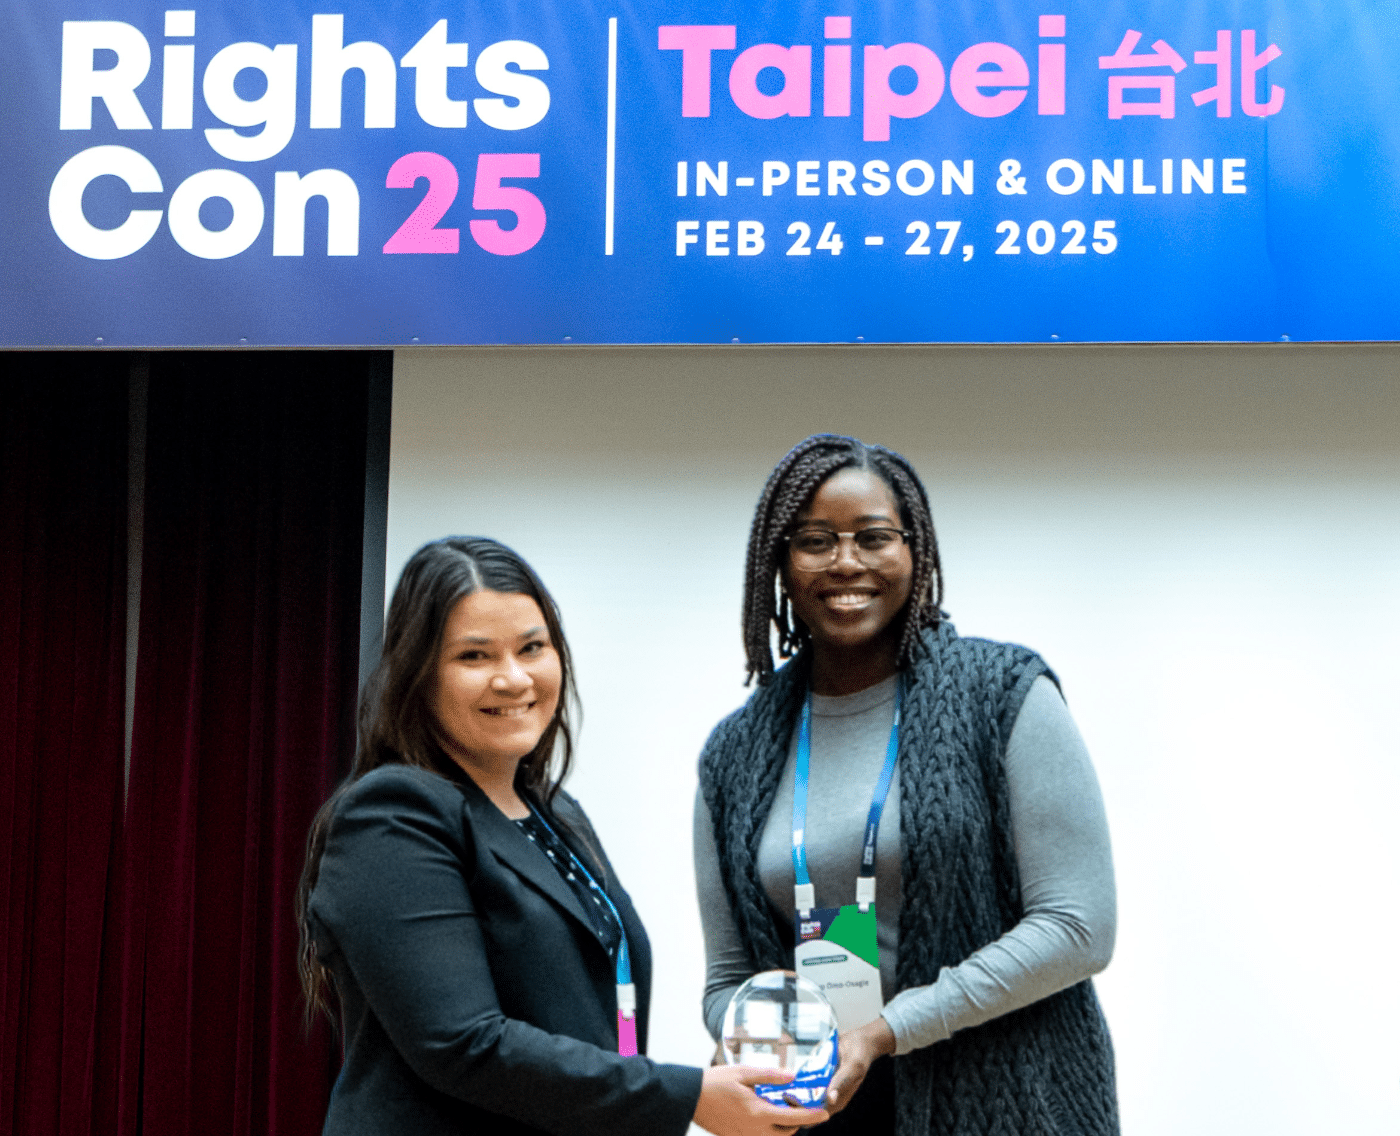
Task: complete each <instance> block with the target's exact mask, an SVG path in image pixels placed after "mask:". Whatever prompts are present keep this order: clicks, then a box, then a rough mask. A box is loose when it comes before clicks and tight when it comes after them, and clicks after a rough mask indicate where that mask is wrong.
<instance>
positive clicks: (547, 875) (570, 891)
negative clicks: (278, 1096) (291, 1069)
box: [297, 537, 825, 1136]
mask: <svg viewBox="0 0 1400 1136" xmlns="http://www.w3.org/2000/svg"><path fill="white" fill-rule="evenodd" d="M573 700H574V699H573V678H572V672H571V667H570V661H569V649H568V645H567V643H566V642H565V639H564V631H563V627H562V626H561V624H560V619H559V613H558V610H557V608H556V607H555V605H554V601H553V600H552V599H551V598H550V596H549V593H548V592H547V591H546V590H545V588H544V585H543V584H541V582H540V580H539V578H538V577H537V576H536V575H535V573H534V572H533V571H531V569H530V568H529V566H528V565H527V564H526V563H525V562H524V561H523V560H521V558H520V557H519V556H517V555H516V554H515V553H514V552H512V551H511V550H510V549H508V548H506V547H505V546H504V545H501V544H499V543H497V542H495V541H492V540H487V539H485V538H482V537H448V538H446V539H443V540H439V541H435V542H433V543H431V544H428V545H425V546H424V547H423V548H421V549H419V550H418V551H417V552H416V553H415V554H414V555H413V557H412V558H411V559H410V560H409V562H408V564H407V565H406V566H405V568H404V570H403V574H402V576H401V577H400V579H399V583H398V586H397V587H396V588H395V590H394V596H393V599H392V601H391V603H390V606H389V614H388V619H387V621H386V625H385V632H384V653H383V659H382V661H381V662H380V664H379V666H378V668H377V669H376V670H375V672H374V674H373V676H372V677H371V679H370V680H369V682H368V684H367V686H366V689H365V691H364V694H363V696H362V700H361V706H360V741H359V751H358V753H357V754H356V758H355V765H354V769H353V771H352V773H351V775H350V778H349V780H348V781H347V782H346V784H344V785H343V786H341V787H340V788H339V789H338V790H337V791H336V792H335V794H334V795H333V796H332V797H331V799H330V800H329V801H328V802H327V803H326V805H325V807H324V808H322V810H321V812H320V813H319V815H318V816H317V818H316V821H315V823H314V825H313V826H312V830H311V836H310V840H309V843H308V854H307V861H306V869H305V872H304V874H303V877H302V883H301V887H300V889H299V891H298V896H297V908H298V916H299V920H300V925H301V930H302V949H301V967H302V979H303V985H304V989H305V993H306V997H307V1001H308V1006H310V1007H317V1008H320V1009H323V1010H326V1011H327V1012H330V1011H331V1009H332V1001H333V1000H335V1001H338V1004H339V1019H340V1025H341V1028H342V1030H343V1033H344V1042H345V1063H344V1067H343V1069H342V1071H341V1075H340V1077H339V1079H338V1080H337V1082H336V1086H335V1089H334V1091H333V1093H332V1095H331V1103H330V1108H329V1111H328V1114H327V1116H326V1124H325V1132H326V1133H327V1134H330V1136H349V1134H360V1133H364V1134H366V1136H368V1134H370V1133H373V1134H375V1136H399V1134H402V1136H448V1134H454V1136H460V1134H461V1133H466V1132H483V1133H491V1134H492V1136H496V1134H501V1136H527V1134H535V1133H541V1132H547V1133H558V1134H563V1133H578V1134H597V1136H629V1134H635V1136H656V1134H666V1133H671V1134H674V1136H681V1134H683V1133H684V1132H685V1131H686V1130H687V1128H688V1126H689V1124H690V1122H691V1121H692V1120H694V1121H695V1122H697V1123H698V1124H700V1125H701V1126H703V1127H705V1128H708V1129H710V1130H711V1131H713V1132H717V1133H722V1134H728V1133H733V1134H735V1136H758V1134H760V1133H772V1132H775V1131H784V1132H791V1131H793V1129H794V1128H795V1127H796V1126H797V1125H801V1124H810V1123H813V1122H814V1121H819V1120H821V1119H823V1118H824V1117H825V1113H816V1114H809V1113H807V1112H806V1110H803V1109H792V1108H784V1107H778V1106H774V1105H771V1104H768V1103H766V1102H764V1101H762V1100H761V1099H760V1098H759V1097H758V1096H757V1095H756V1094H755V1093H754V1091H753V1088H752V1086H753V1085H754V1084H756V1083H758V1082H760V1081H778V1080H782V1078H781V1076H776V1075H774V1074H773V1073H771V1072H765V1071H764V1070H758V1069H739V1068H727V1069H709V1070H703V1071H702V1070H700V1069H693V1068H689V1067H686V1066H679V1065H665V1064H659V1063H657V1062H654V1061H651V1060H649V1059H648V1058H646V1057H645V1056H642V1054H644V1053H645V1051H646V1039H647V1012H648V1002H649V997H650V982H651V953H650V948H649V945H648V943H647V937H646V932H645V931H644V930H643V928H642V925H641V922H640V920H639V919H638V917H637V913H636V911H635V910H634V909H633V907H632V904H631V901H630V900H629V899H628V896H627V893H626V892H625V891H624V890H623V888H622V885H621V884H620V883H619V881H618V878H617V875H616V873H615V872H614V871H613V869H612V865H611V864H610V863H609V862H608V859H607V857H606V856H605V855H604V854H603V850H602V847H601V845H600V844H599V842H598V838H597V836H596V835H595V833H594V832H593V829H592V827H591V826H590V825H589V823H588V818H587V817H586V816H585V815H584V813H583V810H582V809H581V808H579V806H578V803H577V802H576V801H574V800H573V799H572V798H571V797H570V796H569V795H568V794H567V793H565V792H564V791H563V790H562V789H560V787H559V783H560V781H561V780H562V778H563V776H564V774H565V773H566V772H567V770H568V767H569V759H570V754H571V748H572V731H571V729H570V721H569V719H570V704H571V703H572V702H573Z"/></svg>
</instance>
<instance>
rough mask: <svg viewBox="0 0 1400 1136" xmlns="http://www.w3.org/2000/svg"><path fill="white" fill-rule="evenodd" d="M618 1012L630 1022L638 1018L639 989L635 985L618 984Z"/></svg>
mask: <svg viewBox="0 0 1400 1136" xmlns="http://www.w3.org/2000/svg"><path fill="white" fill-rule="evenodd" d="M617 1012H618V1013H619V1014H621V1015H622V1016H623V1017H624V1018H626V1019H627V1020H628V1021H629V1022H630V1021H631V1020H632V1019H633V1018H635V1017H636V1016H637V987H636V986H635V985H634V984H633V983H631V982H619V983H618V984H617Z"/></svg>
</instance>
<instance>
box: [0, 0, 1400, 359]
mask: <svg viewBox="0 0 1400 1136" xmlns="http://www.w3.org/2000/svg"><path fill="white" fill-rule="evenodd" d="M0 3H2V4H3V7H0V10H3V11H4V13H5V21H4V31H5V33H6V34H5V49H4V63H3V66H0V146H2V147H3V168H4V170H5V174H4V177H3V179H0V215H3V217H4V219H5V238H4V241H3V244H0V345H10V346H23V345H70V346H77V345H114V344H121V345H130V344H135V345H151V346H157V345H197V344H208V345H226V344H243V343H247V344H394V345H406V344H413V343H424V344H427V343H439V344H442V343H449V344H478V343H540V344H543V343H566V342H573V343H597V342H607V343H685V342H695V343H714V342H837V341H857V340H865V341H895V342H933V341H945V342H946V341H989V342H991V341H997V342H1011V341H1039V342H1047V341H1051V340H1057V339H1058V340H1060V341H1066V340H1078V341H1108V340H1114V341H1119V340H1138V341H1142V340H1155V341H1184V340H1285V339H1319V340H1346V339H1396V338H1400V313H1398V312H1397V308H1396V305H1395V304H1394V302H1393V297H1394V296H1395V295H1396V293H1397V290H1398V289H1400V268H1397V265H1400V255H1397V254H1400V213H1398V211H1397V202H1400V84H1397V83H1396V81H1395V68H1396V60H1397V59H1400V23H1397V21H1396V20H1395V18H1394V13H1393V10H1392V9H1391V7H1390V6H1387V5H1373V4H1367V3H1364V2H1363V0H1339V2H1336V3H1329V4H1318V3H1314V2H1311V0H1239V2H1235V3H1211V4H1207V3H1195V4H1190V5H1183V4H1180V3H1178V2H1175V0H1116V2H1114V3H1110V4H1104V3H1101V2H1098V0H1043V2H1039V0H1038V2H1036V3H1029V2H1026V0H1008V2H1006V3H1000V4H996V5H990V4H985V3H982V2H980V0H956V2H949V3H939V4H932V3H925V4H910V3H907V2H903V0H878V2H867V3H862V4H856V3H854V2H853V0H824V2H822V3H813V2H811V0H789V2H787V3H775V4H768V5H762V6H760V5H755V4H752V3H742V2H739V0H606V2H603V0H541V2H540V3H537V4H530V5H523V4H515V3H510V2H507V0H465V2H463V0H452V2H451V3H448V2H446V0H424V2H423V3H420V4H412V5H408V4H382V3H380V4H374V3H370V2H369V0H316V2H315V3H312V2H311V0H275V2H273V0H237V2H236V3H235V2H233V0H209V2H206V3H203V4H201V5H200V6H198V7H196V8H180V9H172V8H167V7H165V6H164V5H161V4H154V3H149V2H141V0H0Z"/></svg>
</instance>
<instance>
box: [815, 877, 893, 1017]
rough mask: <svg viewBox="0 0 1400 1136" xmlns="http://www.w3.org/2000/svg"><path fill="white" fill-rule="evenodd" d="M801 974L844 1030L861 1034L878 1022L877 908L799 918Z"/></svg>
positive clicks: (820, 910) (828, 910) (818, 910)
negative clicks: (867, 1025) (827, 1003)
mask: <svg viewBox="0 0 1400 1136" xmlns="http://www.w3.org/2000/svg"><path fill="white" fill-rule="evenodd" d="M795 943H796V949H795V950H794V952H793V957H794V964H795V967H796V970H797V973H798V974H800V975H801V976H802V977H803V978H805V979H807V980H808V981H809V982H811V983H812V984H813V985H814V986H816V987H817V989H819V990H820V991H821V992H822V993H823V994H824V995H826V999H827V1001H828V1002H830V1003H831V1005H832V1007H833V1008H834V1009H835V1011H836V1021H837V1024H838V1027H839V1028H840V1029H841V1030H843V1031H844V1030H852V1029H857V1028H859V1027H860V1026H863V1025H865V1024H866V1023H867V1022H872V1021H874V1020H875V1019H876V1018H878V1017H879V1016H880V1010H881V1009H882V1008H883V1006H884V999H883V998H882V996H881V993H880V950H879V947H878V946H877V945H876V941H875V905H874V904H873V903H872V904H870V905H868V907H867V909H866V910H865V911H861V910H860V905H859V904H855V903H850V904H847V905H846V906H844V907H814V908H812V909H811V910H810V911H808V912H807V913H806V914H805V915H804V914H803V913H802V912H800V911H799V912H798V913H797V918H796V935H795Z"/></svg>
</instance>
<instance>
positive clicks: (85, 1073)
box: [0, 353, 130, 1134]
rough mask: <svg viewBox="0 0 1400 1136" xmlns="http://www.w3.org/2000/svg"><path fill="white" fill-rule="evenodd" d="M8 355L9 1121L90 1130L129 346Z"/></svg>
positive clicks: (2, 399) (2, 859)
mask: <svg viewBox="0 0 1400 1136" xmlns="http://www.w3.org/2000/svg"><path fill="white" fill-rule="evenodd" d="M0 366H3V370H4V378H3V380H0V919H3V920H4V926H3V936H0V937H3V942H4V948H3V949H4V956H3V957H4V962H3V968H4V969H3V977H2V978H0V1132H4V1133H10V1132H15V1133H25V1134H29V1133H50V1132H56V1133H64V1134H69V1133H83V1134H86V1133H87V1132H88V1131H89V1125H90V1118H91V1104H92V1081H93V1075H94V1070H95V1066H96V1065H97V1064H98V1063H99V1062H100V1060H101V1057H100V1056H99V1055H98V1053H97V1050H96V1039H95V1036H94V1021H95V1018H96V1014H97V1006H98V976H99V967H100V961H101V958H100V955H101V948H102V934H103V911H104V894H105V891H106V888H107V881H108V868H109V862H110V859H111V849H112V844H113V840H114V838H115V836H116V833H117V830H118V823H119V819H120V816H121V804H122V766H123V732H124V730H123V723H124V704H125V678H124V675H125V669H126V668H125V656H126V548H127V540H126V532H127V528H126V526H127V522H126V505H127V465H126V451H127V378H128V374H129V369H130V360H129V359H128V358H127V357H123V356H115V357H113V356H101V355H69V356H65V355H58V354H49V353H39V354H10V355H7V356H4V357H3V358H0Z"/></svg>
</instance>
